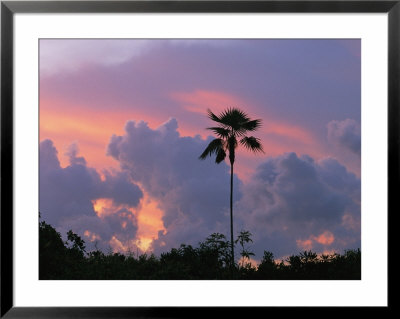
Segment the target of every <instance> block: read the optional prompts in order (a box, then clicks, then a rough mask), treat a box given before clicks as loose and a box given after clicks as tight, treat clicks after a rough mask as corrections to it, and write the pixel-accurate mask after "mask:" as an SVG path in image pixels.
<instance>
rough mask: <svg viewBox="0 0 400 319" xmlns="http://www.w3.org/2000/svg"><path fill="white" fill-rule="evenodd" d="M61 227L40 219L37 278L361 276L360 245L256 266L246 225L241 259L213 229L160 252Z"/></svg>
mask: <svg viewBox="0 0 400 319" xmlns="http://www.w3.org/2000/svg"><path fill="white" fill-rule="evenodd" d="M67 238H68V239H67V241H66V242H63V240H62V238H61V235H60V233H58V232H57V231H56V230H55V229H54V228H53V227H52V226H51V225H49V224H47V223H46V222H44V221H40V222H39V279H41V280H46V279H47V280H63V279H65V280H67V279H73V280H143V279H155V280H164V279H169V280H177V279H184V280H190V279H194V280H198V279H207V280H212V279H227V280H230V279H239V280H240V279H243V280H246V279H250V280H257V279H261V280H262V279H272V280H297V279H303V280H314V279H323V280H332V279H341V280H343V279H351V280H355V279H361V251H360V249H357V250H348V251H346V252H345V253H344V254H336V253H335V254H331V255H320V256H319V255H317V254H316V253H314V252H311V251H305V252H302V253H300V254H298V255H292V256H290V257H288V258H287V259H286V260H284V261H280V262H279V263H278V262H276V261H275V260H274V255H273V254H272V253H271V252H268V251H264V256H263V258H262V260H261V262H260V264H258V267H255V266H253V265H252V264H251V263H250V257H251V256H254V254H253V253H252V252H251V251H250V250H249V249H248V247H246V245H248V244H249V243H251V242H252V240H251V233H250V232H248V231H242V232H241V233H240V234H239V236H238V238H237V240H236V241H235V244H236V245H237V247H238V248H239V250H240V255H241V257H242V258H241V260H240V261H239V263H237V264H235V265H231V264H230V260H231V258H230V249H229V247H230V246H229V243H230V242H229V241H227V240H226V237H225V236H224V235H222V234H219V233H214V234H212V235H210V236H209V237H207V238H206V240H205V241H204V242H200V243H199V245H198V247H192V246H191V245H184V244H182V245H181V246H180V247H179V248H177V249H176V248H173V249H171V250H170V251H169V252H166V253H162V254H161V255H160V257H156V256H155V255H153V254H150V255H149V254H142V255H139V256H135V255H134V254H128V255H124V254H120V253H112V252H109V253H107V254H105V253H103V252H102V251H100V250H96V251H91V252H86V251H85V242H84V241H83V240H82V239H81V238H80V237H79V236H78V235H76V234H75V233H73V232H72V231H69V232H68V233H67Z"/></svg>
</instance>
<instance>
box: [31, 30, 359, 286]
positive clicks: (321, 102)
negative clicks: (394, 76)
mask: <svg viewBox="0 0 400 319" xmlns="http://www.w3.org/2000/svg"><path fill="white" fill-rule="evenodd" d="M361 51H362V50H361V39H360V38H312V39H309V38H293V39H291V38H285V39H280V38H271V39H269V38H45V37H44V38H40V39H38V68H39V71H38V73H39V79H38V81H39V87H38V90H39V103H38V104H39V133H38V134H39V141H38V142H39V145H38V148H39V176H38V179H39V211H38V212H37V213H38V226H39V232H38V234H39V236H38V237H39V238H36V239H34V240H37V241H38V247H39V272H38V279H39V280H40V281H43V280H47V281H48V280H357V281H361V279H362V273H361V252H362V245H361V220H362V210H361V125H362V123H361V56H362V52H361Z"/></svg>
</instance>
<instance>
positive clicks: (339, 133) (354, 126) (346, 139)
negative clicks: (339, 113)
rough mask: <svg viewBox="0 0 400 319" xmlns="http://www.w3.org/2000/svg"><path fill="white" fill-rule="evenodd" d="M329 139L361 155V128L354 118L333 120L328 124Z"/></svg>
mask: <svg viewBox="0 0 400 319" xmlns="http://www.w3.org/2000/svg"><path fill="white" fill-rule="evenodd" d="M327 128H328V140H329V141H330V142H331V143H334V144H336V145H339V146H340V147H342V148H344V149H347V150H350V151H351V152H353V153H355V154H357V155H361V129H360V125H359V124H358V123H357V122H356V121H355V120H353V119H345V120H343V121H335V120H334V121H331V122H329V123H328V125H327Z"/></svg>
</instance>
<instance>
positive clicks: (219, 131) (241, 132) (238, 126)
mask: <svg viewBox="0 0 400 319" xmlns="http://www.w3.org/2000/svg"><path fill="white" fill-rule="evenodd" d="M207 114H208V117H209V118H210V119H211V120H213V121H214V122H217V123H218V126H215V127H208V128H207V129H209V130H211V131H213V132H214V133H215V134H216V135H217V138H215V139H214V140H212V141H211V142H210V144H208V146H207V147H206V149H205V150H204V152H203V153H202V154H201V155H200V157H199V159H201V160H204V159H206V158H207V156H212V155H213V154H215V155H216V157H215V162H216V163H217V164H219V163H221V162H222V161H223V160H224V159H225V157H226V153H228V154H229V161H230V164H231V194H230V212H231V254H232V257H231V258H232V259H231V263H232V267H233V265H234V264H235V255H234V248H233V208H232V203H233V200H232V199H233V164H234V162H235V150H236V148H237V147H238V145H239V143H240V144H241V145H242V146H244V147H245V148H247V149H248V150H250V151H252V152H254V153H257V152H262V153H264V150H263V147H262V145H261V143H260V139H258V138H256V137H254V136H246V134H247V133H248V132H252V131H255V130H257V129H258V128H259V127H260V126H261V119H256V120H251V119H250V118H249V116H248V115H247V114H246V113H245V112H243V111H241V110H240V109H237V108H228V109H226V110H225V111H223V112H222V113H221V114H220V115H219V116H217V115H215V114H214V113H213V112H211V110H210V109H208V110H207ZM238 140H239V143H238Z"/></svg>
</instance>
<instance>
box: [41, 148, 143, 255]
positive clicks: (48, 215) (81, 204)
mask: <svg viewBox="0 0 400 319" xmlns="http://www.w3.org/2000/svg"><path fill="white" fill-rule="evenodd" d="M78 152H79V150H78V147H77V145H76V144H72V145H71V146H70V147H69V149H68V151H67V155H68V156H69V161H70V163H69V165H68V166H66V167H61V166H60V163H59V160H58V152H57V149H56V148H55V146H54V145H53V142H52V141H51V140H44V141H42V142H41V143H40V172H39V173H40V180H39V183H40V186H39V187H40V189H39V210H40V213H41V216H42V219H43V220H45V221H46V222H47V223H50V224H51V225H53V226H55V227H56V228H57V229H58V230H60V231H62V233H65V232H66V231H68V230H69V229H72V230H73V231H74V232H77V233H78V234H79V235H80V236H82V237H83V236H85V232H86V234H91V236H89V237H88V238H89V239H90V238H100V239H101V240H100V241H101V245H102V246H103V247H105V246H107V245H108V244H109V241H110V240H111V238H112V236H116V237H117V238H118V239H119V240H125V241H127V240H128V239H134V238H135V235H136V231H137V221H136V217H135V216H134V214H133V212H132V208H134V207H136V206H137V205H138V204H139V201H140V199H141V198H142V196H143V193H142V191H141V190H140V188H139V187H138V186H137V185H136V184H133V183H132V182H131V181H130V179H129V176H128V175H127V173H126V172H122V171H120V172H114V173H111V172H105V177H104V180H102V178H101V177H100V175H99V173H98V172H97V171H96V170H95V169H93V168H90V167H88V166H87V165H86V160H85V159H84V158H83V157H78V156H77V154H78ZM99 198H108V199H109V200H110V201H111V203H112V207H111V211H110V214H107V215H106V216H99V215H98V213H97V212H96V210H95V208H94V205H93V202H94V201H95V200H96V199H99ZM86 237H87V236H86ZM84 239H85V238H84ZM89 241H90V240H89Z"/></svg>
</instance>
